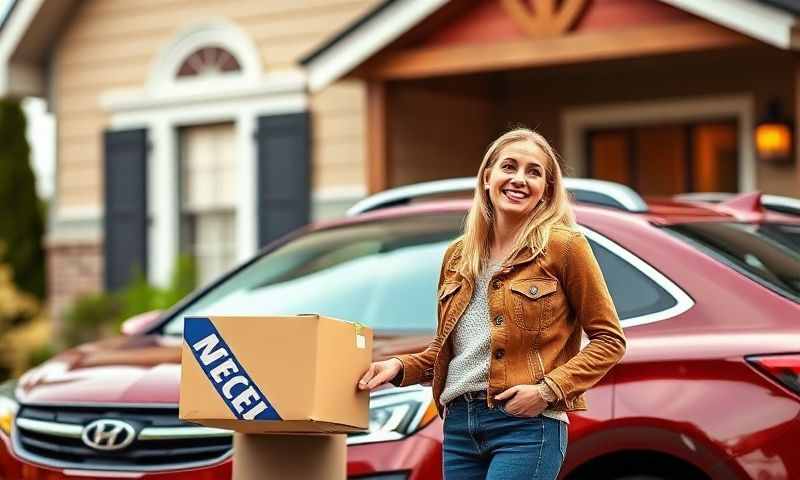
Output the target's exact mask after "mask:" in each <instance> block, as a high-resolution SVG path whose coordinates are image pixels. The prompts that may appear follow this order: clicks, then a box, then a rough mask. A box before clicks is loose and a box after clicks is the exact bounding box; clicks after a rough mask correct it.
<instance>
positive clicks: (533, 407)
mask: <svg viewBox="0 0 800 480" xmlns="http://www.w3.org/2000/svg"><path fill="white" fill-rule="evenodd" d="M494 399H495V400H507V401H506V403H505V404H504V405H503V408H504V409H505V411H507V412H508V413H510V414H511V415H517V416H519V417H535V416H536V415H539V414H540V413H542V412H543V411H544V410H545V409H546V408H547V402H546V401H545V399H544V398H542V394H541V391H540V390H539V386H538V385H514V386H513V387H511V388H509V389H508V390H505V391H503V392H501V393H498V394H497V395H495V396H494Z"/></svg>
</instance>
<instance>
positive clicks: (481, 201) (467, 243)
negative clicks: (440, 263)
mask: <svg viewBox="0 0 800 480" xmlns="http://www.w3.org/2000/svg"><path fill="white" fill-rule="evenodd" d="M515 142H530V143H532V144H533V145H535V146H537V147H538V148H539V149H540V150H541V151H542V152H543V153H544V154H545V157H546V158H547V161H546V162H545V166H544V167H545V191H544V194H543V195H542V201H541V202H540V203H538V204H537V205H536V207H535V208H534V209H533V210H532V211H531V212H530V215H529V216H528V218H527V220H526V222H525V224H524V225H522V226H521V228H520V229H519V232H518V233H517V235H516V238H515V239H514V242H513V248H512V249H511V254H510V257H509V258H513V257H514V256H515V255H516V254H517V253H518V252H520V251H521V250H522V249H524V248H526V247H530V249H531V250H532V251H533V256H534V257H535V256H537V255H539V254H540V253H541V252H542V250H544V248H545V246H546V245H547V242H548V240H549V239H550V229H551V228H552V227H553V226H555V225H564V226H567V227H570V228H574V227H575V214H574V213H573V212H572V207H571V205H570V202H569V196H568V193H567V190H566V188H565V187H564V181H563V177H562V175H561V166H560V165H559V161H558V155H557V154H556V152H555V150H553V147H551V146H550V144H549V143H548V142H547V140H546V139H545V138H544V137H543V136H542V135H540V134H539V133H537V132H535V131H533V130H530V129H528V128H515V129H513V130H511V131H509V132H506V133H504V134H503V135H501V136H500V137H499V138H498V139H497V140H495V141H494V142H492V144H491V145H490V146H489V149H488V150H487V151H486V154H485V155H484V156H483V161H482V162H481V166H480V168H479V169H478V175H477V178H476V182H477V184H476V185H475V195H474V197H473V201H472V207H470V210H469V213H468V214H467V217H466V220H465V225H464V236H463V249H462V252H461V260H460V262H459V263H460V265H459V270H460V271H461V272H462V274H463V275H464V276H466V277H468V278H470V279H473V280H474V279H475V278H476V277H477V276H478V275H479V274H480V271H481V269H482V268H483V266H484V262H485V261H486V260H488V259H489V255H490V249H491V239H492V233H493V228H494V221H495V212H494V206H493V205H492V202H491V200H490V198H489V192H487V191H486V189H485V188H483V182H484V172H485V171H486V170H487V169H490V168H492V167H493V166H494V164H495V163H496V162H497V160H498V158H499V156H500V151H501V150H502V149H503V148H504V147H506V146H508V145H511V144H512V143H515Z"/></svg>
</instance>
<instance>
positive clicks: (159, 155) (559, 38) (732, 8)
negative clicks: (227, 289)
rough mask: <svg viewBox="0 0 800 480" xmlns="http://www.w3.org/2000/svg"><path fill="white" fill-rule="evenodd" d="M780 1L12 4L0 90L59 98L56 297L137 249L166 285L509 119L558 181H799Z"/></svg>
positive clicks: (473, 146)
mask: <svg viewBox="0 0 800 480" xmlns="http://www.w3.org/2000/svg"><path fill="white" fill-rule="evenodd" d="M156 6H157V7H158V8H155V7H156ZM799 16H800V6H798V4H797V3H796V2H794V1H792V0H715V1H713V2H712V1H708V2H697V1H692V0H561V1H555V0H450V1H447V0H383V1H380V2H379V1H371V2H370V1H366V0H364V1H345V0H327V1H322V0H306V1H303V2H290V1H286V0H273V1H270V2H258V1H237V2H226V1H223V0H218V1H214V0H204V1H202V2H196V1H190V0H174V1H173V0H170V1H166V0H162V1H156V0H125V1H123V0H103V1H97V0H94V1H90V0H85V1H82V2H78V1H69V0H49V1H48V0H17V2H16V5H15V6H14V8H13V9H12V11H11V14H10V15H9V16H8V19H7V21H6V25H5V26H4V28H3V30H2V32H0V94H3V95H17V96H22V95H36V96H42V97H45V98H47V99H48V102H49V104H50V108H51V109H52V110H53V111H54V112H55V113H56V117H57V121H58V170H57V188H56V195H55V196H56V204H55V205H54V208H53V209H52V215H51V219H50V220H51V221H50V230H49V235H48V252H49V259H50V266H51V268H50V286H51V291H52V292H53V294H54V302H55V304H56V305H63V302H65V301H67V299H69V298H71V297H72V296H74V295H75V293H76V292H77V291H78V290H80V289H82V288H84V287H82V286H81V282H83V281H87V282H89V283H88V284H89V286H90V287H91V288H95V289H98V288H101V287H105V288H116V287H119V286H120V285H122V284H124V282H125V281H127V279H128V278H129V276H130V272H131V271H132V270H133V269H136V268H139V269H141V270H143V271H145V272H146V273H147V275H148V277H149V278H150V279H152V280H153V281H154V282H164V281H166V279H167V278H168V276H169V273H170V269H171V267H172V264H173V262H174V259H175V257H176V256H177V255H178V254H179V252H189V253H192V254H194V255H196V256H198V258H199V259H200V260H201V268H202V275H203V278H204V279H206V280H207V279H209V278H212V277H213V276H214V275H216V274H218V273H219V272H221V271H223V270H224V269H225V268H227V267H229V266H230V265H231V264H232V263H234V262H236V261H237V260H240V259H243V258H246V257H248V256H250V255H252V254H253V253H254V252H255V251H256V249H257V248H258V247H259V246H261V245H263V244H265V243H266V242H268V241H270V240H271V239H274V238H275V237H276V236H277V235H280V234H281V233H283V232H285V231H287V230H289V229H291V228H295V227H296V226H299V225H302V224H303V223H305V222H307V221H308V220H309V219H316V218H325V217H327V216H334V215H338V214H340V213H341V212H342V211H343V209H344V208H345V207H346V206H347V205H348V204H349V203H351V202H352V201H354V200H356V199H358V198H359V197H361V196H363V195H365V194H367V193H371V192H376V191H380V190H383V189H386V188H388V187H392V186H398V185H403V184H407V183H411V182H417V181H422V180H431V179H438V178H444V177H450V176H454V175H458V176H460V175H471V174H474V172H475V170H476V168H477V165H478V163H479V161H480V158H481V156H482V154H483V152H484V150H485V148H486V147H487V145H488V143H489V142H490V141H491V140H492V139H493V138H494V137H496V136H497V135H498V134H499V133H500V132H502V131H503V130H505V129H507V128H508V127H510V126H512V125H514V124H524V125H527V126H530V127H533V128H536V129H538V130H539V131H540V132H542V133H543V134H544V135H545V136H546V137H547V138H549V139H551V140H552V141H553V143H554V145H555V146H556V148H557V149H558V151H559V152H560V153H561V156H562V157H563V160H564V163H565V169H566V171H567V172H568V174H570V175H572V176H583V177H592V178H601V179H608V180H614V181H619V182H622V183H625V184H628V185H631V186H632V187H634V188H635V189H637V190H639V191H640V192H642V193H644V194H647V195H672V194H675V193H680V192H695V191H697V192H700V191H731V192H737V191H751V190H761V191H764V192H768V193H773V194H783V195H793V196H797V195H798V194H800V168H798V165H797V164H798V162H797V156H798V149H797V148H795V144H796V143H797V136H798V135H797V133H798V132H797V122H795V121H794V120H793V119H794V116H795V112H796V111H797V108H798V107H797V105H798V99H800V88H799V87H800V60H798V57H797V54H796V50H797V49H798V46H800V35H798V32H797V24H798V18H799ZM77 277H80V278H79V279H78V278H77ZM73 278H76V279H77V281H76V280H73ZM57 309H58V307H56V310H57Z"/></svg>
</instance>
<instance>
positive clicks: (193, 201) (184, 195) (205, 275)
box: [180, 124, 236, 285]
mask: <svg viewBox="0 0 800 480" xmlns="http://www.w3.org/2000/svg"><path fill="white" fill-rule="evenodd" d="M180 136H181V154H182V161H181V175H180V178H181V234H180V238H181V251H183V252H185V253H188V254H190V255H192V256H193V257H194V258H195V261H196V264H197V276H198V283H199V284H200V285H204V284H207V283H208V282H210V281H211V280H213V279H214V278H215V277H217V276H218V275H220V274H221V273H223V272H225V271H226V270H227V269H229V268H230V267H231V266H233V264H234V262H235V261H236V210H235V202H236V195H235V186H236V178H235V175H236V162H235V151H234V150H235V149H234V127H233V125H232V124H220V125H204V126H199V127H187V128H184V129H181V132H180Z"/></svg>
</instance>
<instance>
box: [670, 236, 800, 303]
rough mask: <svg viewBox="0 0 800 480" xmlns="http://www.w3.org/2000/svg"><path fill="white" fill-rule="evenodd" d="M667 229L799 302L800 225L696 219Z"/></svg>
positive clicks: (753, 278) (744, 273) (735, 268)
mask: <svg viewBox="0 0 800 480" xmlns="http://www.w3.org/2000/svg"><path fill="white" fill-rule="evenodd" d="M666 230H667V231H669V232H672V233H674V234H675V235H677V236H678V237H679V238H681V239H683V240H684V241H686V242H688V243H690V244H692V245H693V246H695V247H696V248H699V249H700V250H702V251H704V252H706V253H708V254H709V255H711V256H713V257H714V258H716V259H717V260H719V261H720V262H722V263H724V264H726V265H728V266H730V267H731V268H733V269H734V270H736V271H738V272H740V273H742V274H743V275H745V276H747V277H749V278H751V279H752V280H754V281H756V282H758V283H760V284H762V285H764V286H765V287H767V288H769V289H771V290H773V291H775V292H776V293H778V294H780V295H783V296H785V297H787V298H789V299H791V300H794V301H795V302H798V303H800V225H793V224H779V223H744V222H698V223H686V224H680V225H672V226H669V227H666Z"/></svg>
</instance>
